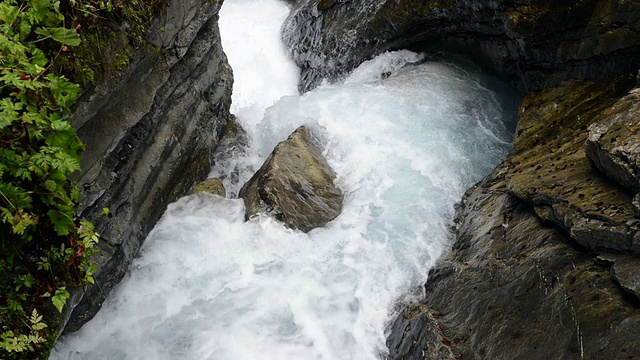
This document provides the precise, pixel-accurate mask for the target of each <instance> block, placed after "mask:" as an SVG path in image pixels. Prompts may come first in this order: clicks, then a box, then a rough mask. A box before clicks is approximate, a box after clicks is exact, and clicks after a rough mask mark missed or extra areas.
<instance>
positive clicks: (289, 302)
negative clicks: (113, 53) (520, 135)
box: [52, 0, 516, 360]
mask: <svg viewBox="0 0 640 360" xmlns="http://www.w3.org/2000/svg"><path fill="white" fill-rule="evenodd" d="M287 13H288V8H287V5H286V4H285V3H283V2H279V1H277V0H226V1H225V3H224V6H223V9H222V11H221V13H220V27H221V32H222V37H223V45H224V49H225V52H226V53H227V55H228V57H229V61H230V63H231V65H232V67H233V70H234V77H235V84H234V90H233V105H232V112H233V113H234V114H236V115H237V116H238V121H239V123H240V124H241V125H242V126H243V127H244V128H245V129H246V130H247V133H248V137H249V139H250V147H249V148H248V149H247V151H246V153H245V154H244V155H242V156H238V157H236V158H234V159H232V160H230V161H228V162H226V163H224V164H216V166H215V167H214V169H213V171H212V176H214V175H215V176H226V175H228V173H230V172H231V171H232V169H234V168H236V169H238V170H239V171H240V174H239V180H238V179H237V178H232V177H228V176H227V177H226V180H225V182H226V184H225V185H226V187H227V192H228V193H229V194H232V195H233V194H237V192H238V190H239V188H240V187H241V186H242V184H243V183H244V181H246V180H247V179H248V178H249V177H251V175H252V171H254V170H255V169H257V168H259V166H260V165H261V163H262V161H264V159H265V158H266V157H267V155H268V154H269V152H270V151H271V150H272V149H273V146H274V145H276V144H277V143H278V142H279V141H282V140H284V139H286V137H287V136H288V135H289V134H290V133H291V132H292V131H294V130H295V129H296V128H297V127H298V126H300V125H307V126H309V128H310V129H311V131H312V132H313V133H314V135H315V136H316V137H317V138H319V139H320V141H321V142H322V143H323V144H324V147H325V152H324V153H325V156H326V157H327V159H328V162H329V164H330V165H331V166H332V167H333V168H334V170H335V171H336V173H337V184H338V186H339V187H340V188H341V189H342V190H343V191H344V193H345V203H344V208H343V211H342V214H341V215H340V216H339V217H338V218H337V219H335V220H334V221H332V222H331V223H329V224H328V225H327V226H326V227H324V228H321V229H316V230H313V231H311V232H309V233H307V234H304V233H301V232H298V231H293V230H290V229H287V228H285V227H283V226H282V225H281V224H280V223H278V222H277V221H275V220H272V219H271V218H269V217H267V216H261V217H258V218H255V219H253V220H251V221H249V222H246V223H245V222H244V204H243V202H242V200H238V199H220V198H215V197H213V196H203V195H191V196H187V197H184V198H182V199H180V200H178V201H177V202H176V203H174V204H172V205H170V206H169V208H168V209H167V211H166V212H165V214H164V216H163V217H162V219H161V220H160V222H159V223H158V224H157V225H156V227H155V229H154V230H153V231H152V233H151V234H150V235H149V237H148V238H147V240H146V242H145V244H144V245H143V247H142V249H141V252H140V254H139V257H137V258H136V259H135V261H134V263H133V265H132V266H131V268H130V271H129V272H128V274H127V276H126V277H125V279H124V280H123V281H122V283H121V284H120V285H119V286H118V287H117V288H116V289H115V290H114V291H113V292H112V293H111V294H110V296H109V298H108V299H107V301H106V302H105V303H104V306H103V308H102V310H101V311H100V312H99V313H98V315H97V316H96V317H95V318H94V319H93V320H92V321H91V322H89V323H87V324H86V325H85V326H84V327H83V328H82V329H81V330H80V331H78V332H76V333H74V334H71V335H69V336H66V337H64V338H62V339H61V340H60V341H59V342H58V344H57V346H56V350H55V352H54V353H53V355H52V358H53V359H224V360H244V359H278V360H283V359H284V360H286V359H380V358H381V357H382V356H384V354H385V352H386V347H385V327H386V326H388V324H389V322H390V321H391V320H392V319H393V316H394V315H395V314H396V312H397V311H398V304H399V303H400V302H401V301H406V300H408V299H409V298H410V297H411V296H419V295H420V289H421V285H422V284H423V282H424V281H425V279H426V276H427V272H428V270H429V268H430V267H431V266H432V265H433V264H434V262H435V260H436V259H437V258H438V257H439V256H440V255H441V254H442V253H443V252H444V251H445V250H446V249H447V246H448V244H449V243H450V235H449V234H450V226H451V223H452V215H453V209H454V204H455V203H456V202H458V201H460V199H461V197H462V195H463V193H464V191H465V189H467V188H468V187H469V186H471V185H472V184H473V183H474V182H476V181H478V180H480V179H481V178H482V177H483V176H484V175H486V174H487V173H488V172H489V171H491V169H492V168H493V167H494V166H495V165H497V164H498V163H499V162H500V161H501V159H503V158H504V156H505V155H506V154H507V152H508V151H509V150H510V149H511V145H510V144H511V139H512V134H513V124H514V119H513V117H514V116H515V104H516V102H515V101H516V99H515V98H514V97H512V96H510V95H505V94H507V93H508V92H506V91H504V87H503V86H502V87H501V86H498V85H496V84H497V82H496V81H494V80H492V79H491V78H490V77H488V76H486V75H482V74H481V73H480V72H477V71H476V70H474V69H473V68H470V67H468V66H461V65H456V64H453V63H450V62H432V61H424V60H423V56H422V55H420V54H416V53H412V52H409V51H398V52H391V53H385V54H382V55H380V56H378V57H377V58H375V59H373V60H371V61H368V62H366V63H364V64H362V65H361V66H360V67H359V68H358V69H356V70H355V71H354V72H353V73H351V74H350V75H349V76H348V77H347V78H346V79H344V81H342V82H340V83H338V84H333V85H323V86H321V87H320V88H318V89H316V90H314V91H312V92H309V93H307V94H305V95H303V96H299V95H298V93H297V90H296V85H297V82H298V76H299V71H298V69H297V68H296V66H295V65H294V64H293V62H292V61H291V60H290V59H289V58H288V56H287V54H286V51H285V49H284V48H283V45H282V44H281V41H280V28H281V24H282V22H283V21H284V19H285V17H286V16H287Z"/></svg>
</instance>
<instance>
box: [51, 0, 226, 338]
mask: <svg viewBox="0 0 640 360" xmlns="http://www.w3.org/2000/svg"><path fill="white" fill-rule="evenodd" d="M221 4H222V2H221V1H208V0H187V1H173V2H171V3H170V4H169V6H168V8H167V9H165V10H163V12H162V14H161V15H160V16H159V18H157V19H156V20H155V22H154V23H153V24H152V25H151V35H150V40H151V42H152V43H153V44H154V45H155V46H157V47H158V49H159V50H160V51H158V52H153V51H151V52H148V53H140V54H138V55H136V57H134V59H133V60H132V63H131V65H130V66H129V68H128V69H127V70H126V72H125V73H123V74H122V75H121V76H119V77H117V78H115V79H111V80H110V81H107V82H106V83H103V84H100V85H98V86H97V87H96V89H95V91H94V93H93V95H92V96H91V98H90V99H88V101H86V102H84V103H81V104H80V105H79V108H78V110H77V111H76V112H75V115H74V119H73V124H74V126H76V128H77V129H78V134H79V136H80V138H81V139H82V140H83V142H84V143H85V144H86V146H87V151H86V153H85V155H84V158H83V161H82V169H84V172H83V173H82V174H81V175H80V177H79V178H78V179H77V181H78V184H79V187H80V188H81V191H82V202H83V206H82V209H81V210H82V216H85V217H87V218H88V219H90V220H91V221H93V222H94V224H95V225H96V231H97V232H98V233H99V234H100V235H101V240H100V242H99V243H98V244H97V248H98V253H97V254H96V255H95V257H94V260H95V261H96V262H97V264H98V268H99V270H98V272H97V273H96V274H95V275H94V277H95V280H96V285H92V286H89V287H88V288H87V289H86V291H83V290H81V289H76V290H75V291H74V293H73V294H72V295H73V297H72V298H73V299H74V300H75V301H73V303H74V304H72V305H75V307H74V310H73V313H72V314H71V315H70V320H69V321H68V323H67V325H66V328H65V332H72V331H75V330H77V329H79V328H80V327H81V326H82V325H83V324H84V323H85V322H86V321H88V320H89V319H91V318H92V317H93V316H94V315H95V314H96V313H97V311H98V310H99V309H100V306H101V304H102V302H103V301H104V299H105V298H106V296H107V295H108V294H109V291H110V290H111V289H112V288H113V287H114V286H115V285H116V284H117V283H118V282H119V281H120V280H121V278H122V277H123V276H124V274H125V272H126V270H127V267H128V265H129V264H130V263H131V261H132V259H133V257H134V256H135V254H136V253H137V251H138V249H139V248H140V246H141V244H142V242H143V241H144V239H145V238H146V236H147V234H148V233H149V231H150V230H151V229H152V228H153V226H154V225H155V223H156V221H157V220H158V219H159V218H160V216H161V214H162V213H163V211H164V210H165V208H166V206H167V205H168V204H169V203H170V202H172V201H174V200H176V199H177V198H178V197H179V196H182V195H185V194H187V193H188V192H189V190H190V189H191V188H192V187H193V185H195V184H196V183H197V182H199V181H202V180H203V179H205V178H206V176H207V174H208V172H209V169H210V160H211V156H212V151H213V148H214V147H215V146H216V143H217V142H218V139H219V138H220V136H221V134H222V131H223V128H224V126H225V124H226V122H227V120H228V118H229V105H230V103H231V98H230V96H231V87H232V82H233V79H232V72H231V68H230V67H229V65H228V63H227V60H226V56H225V55H224V52H223V50H222V46H221V43H220V34H219V32H218V25H217V21H218V15H217V14H218V10H219V9H220V6H221ZM103 208H109V209H110V213H111V216H110V217H104V216H102V217H101V216H100V213H101V212H102V209H103ZM80 299H82V300H80ZM78 301H79V303H77V302H78ZM75 303H77V304H75ZM72 307H73V306H72ZM65 322H66V321H65V320H63V321H62V323H65Z"/></svg>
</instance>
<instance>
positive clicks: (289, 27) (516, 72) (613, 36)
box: [284, 0, 640, 92]
mask: <svg viewBox="0 0 640 360" xmlns="http://www.w3.org/2000/svg"><path fill="white" fill-rule="evenodd" d="M594 19H597V20H594ZM639 30H640V3H639V2H637V1H618V0H582V1H577V0H572V1H553V0H523V1H511V0H490V1H488V0H458V1H451V0H441V1H423V0H354V1H327V0H306V1H298V2H297V4H296V5H295V6H294V8H293V9H292V11H291V14H290V15H289V17H288V19H287V21H286V22H285V25H284V31H285V34H284V41H285V44H286V45H287V47H288V48H289V51H290V53H291V55H292V57H293V58H294V60H295V61H296V63H297V64H298V66H299V67H300V68H301V69H302V76H301V82H300V89H301V91H307V90H310V89H312V88H314V87H315V86H317V85H318V84H319V83H320V82H321V80H322V79H328V80H330V81H335V80H336V79H339V78H340V77H341V76H343V74H344V73H345V72H348V71H351V70H352V69H353V68H355V67H356V66H358V65H359V64H360V63H362V62H363V61H364V60H367V59H370V58H372V57H374V56H376V55H378V54H381V53H383V52H385V51H388V50H394V49H403V48H406V49H413V50H418V51H422V52H426V53H428V54H437V53H440V52H442V51H448V52H454V53H460V54H463V55H465V56H467V57H469V58H471V59H473V60H475V61H476V62H478V63H481V64H484V65H486V66H487V67H489V68H490V69H491V70H492V71H493V72H494V73H496V74H499V75H501V77H502V78H504V79H505V80H507V81H508V82H510V83H511V84H512V85H514V86H515V87H516V88H517V89H519V90H521V91H523V92H528V91H533V90H542V89H544V88H546V87H549V86H556V85H559V84H560V83H561V82H562V81H563V80H567V79H606V78H607V75H608V74H610V73H615V74H626V73H632V72H633V73H634V72H636V71H637V70H638V68H639V67H640V58H639V57H638V56H636V54H638V53H639V52H640V31H639Z"/></svg>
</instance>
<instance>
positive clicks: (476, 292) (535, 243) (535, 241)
mask: <svg viewBox="0 0 640 360" xmlns="http://www.w3.org/2000/svg"><path fill="white" fill-rule="evenodd" d="M507 174H508V169H507V168H506V167H505V166H502V167H500V168H499V169H497V170H496V171H495V172H494V173H493V174H492V175H491V176H490V177H489V178H487V179H485V180H484V181H483V182H482V183H481V184H479V185H478V186H476V187H474V188H472V189H471V190H469V191H468V193H467V195H466V196H465V201H464V203H463V204H462V206H461V208H460V209H459V213H458V218H459V219H460V223H459V224H458V230H457V234H456V235H457V241H456V243H455V244H454V248H453V250H452V253H451V254H450V255H449V256H447V257H446V258H444V259H442V260H441V261H440V262H439V264H438V265H437V267H436V268H435V269H433V270H432V271H431V272H430V275H429V281H428V282H427V284H426V292H427V294H428V295H427V297H426V298H425V299H424V300H423V301H422V303H421V304H420V305H418V306H413V307H409V308H408V309H415V310H414V312H413V313H411V312H409V314H410V316H408V315H407V313H408V311H407V310H405V312H404V314H403V315H401V316H400V317H399V318H398V319H397V320H396V322H395V324H394V325H393V327H392V332H391V333H392V336H390V337H389V338H388V345H389V349H390V357H391V358H393V359H424V358H425V357H423V356H422V354H423V352H424V353H426V354H434V353H439V352H438V351H437V349H438V348H441V347H442V345H445V346H446V347H448V348H449V349H450V351H451V352H452V353H453V357H442V358H445V359H447V358H456V359H532V358H534V359H582V358H584V359H627V358H629V357H630V356H631V357H637V356H638V354H640V340H638V339H637V337H636V336H634V335H631V334H635V333H637V332H638V331H640V311H639V308H638V306H637V302H636V301H633V300H631V301H630V300H629V298H628V297H627V296H626V294H625V293H624V292H623V290H622V289H620V287H619V286H618V285H616V283H615V282H614V281H612V276H611V268H610V265H603V264H601V263H600V262H598V261H596V260H595V259H594V258H593V256H591V255H589V254H588V253H586V252H584V251H583V250H582V249H581V248H579V247H576V246H575V243H574V242H573V240H572V239H571V238H570V237H568V236H567V235H566V233H564V232H562V231H560V230H558V229H557V228H555V227H545V226H543V224H542V223H541V221H540V219H539V218H538V217H537V216H536V215H535V213H534V212H533V211H531V208H530V207H529V206H528V205H526V204H524V203H522V202H521V201H520V200H519V199H517V198H515V197H514V196H512V195H510V194H509V193H508V191H507V189H506V175H507ZM634 261H636V262H637V259H634ZM420 318H422V319H425V320H418V323H417V324H414V323H412V321H414V322H415V321H416V320H412V319H420ZM426 319H428V320H426ZM407 325H409V326H407ZM398 334H402V335H401V336H398ZM408 344H411V345H408ZM426 358H428V359H432V358H437V357H432V356H431V355H429V356H426Z"/></svg>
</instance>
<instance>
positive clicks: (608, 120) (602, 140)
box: [585, 88, 640, 192]
mask: <svg viewBox="0 0 640 360" xmlns="http://www.w3.org/2000/svg"><path fill="white" fill-rule="evenodd" d="M601 117H602V120H600V121H598V122H595V123H594V124H592V125H591V127H590V132H589V138H588V139H587V141H586V143H585V150H586V152H587V157H588V158H589V160H590V161H591V163H592V164H593V165H594V166H595V167H596V168H597V169H598V170H600V171H601V172H602V173H603V174H604V175H606V176H608V177H610V178H612V179H613V180H615V181H617V182H618V183H619V184H620V185H622V186H624V187H626V188H628V189H630V190H632V191H634V192H638V191H640V134H638V131H639V130H640V88H636V89H634V90H632V91H631V92H630V93H629V95H627V96H625V97H623V98H622V99H620V100H619V101H618V102H617V103H616V104H614V105H613V106H612V107H611V108H610V109H608V110H607V113H606V114H603V116H601Z"/></svg>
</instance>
